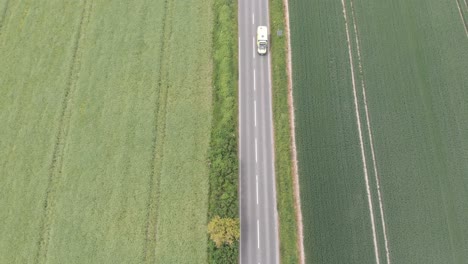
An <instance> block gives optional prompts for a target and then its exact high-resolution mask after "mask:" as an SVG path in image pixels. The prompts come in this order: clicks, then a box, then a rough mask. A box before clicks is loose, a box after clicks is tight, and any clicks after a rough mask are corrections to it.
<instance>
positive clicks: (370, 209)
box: [341, 0, 380, 264]
mask: <svg viewBox="0 0 468 264" xmlns="http://www.w3.org/2000/svg"><path fill="white" fill-rule="evenodd" d="M341 5H342V6H343V16H344V20H345V28H346V41H347V44H348V55H349V64H350V67H351V82H352V85H353V95H354V110H355V114H356V120H357V125H358V133H359V146H360V148H361V159H362V164H363V170H364V179H365V182H366V192H367V202H368V205H369V214H370V219H371V225H372V237H373V242H374V252H375V262H376V263H377V264H380V258H379V248H378V244H377V234H376V231H375V220H374V209H373V207H372V196H371V192H370V187H369V176H368V173H367V164H366V155H365V151H364V143H363V139H362V130H361V118H360V116H359V106H358V102H357V93H356V81H355V77H354V66H353V55H352V53H351V52H352V49H351V41H350V36H349V29H348V17H347V15H346V6H345V3H344V0H341Z"/></svg>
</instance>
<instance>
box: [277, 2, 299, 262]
mask: <svg viewBox="0 0 468 264" xmlns="http://www.w3.org/2000/svg"><path fill="white" fill-rule="evenodd" d="M270 27H271V29H270V32H271V56H272V58H271V66H272V79H273V80H272V82H273V87H272V89H273V118H274V126H275V128H274V129H275V158H276V160H275V165H276V168H275V169H276V179H277V180H276V188H277V203H278V214H279V232H280V258H281V263H298V262H299V257H298V249H297V223H296V212H295V207H294V189H293V175H292V162H291V132H290V122H291V120H290V119H289V108H288V107H289V106H288V79H287V65H286V60H287V37H286V28H285V27H286V24H285V16H284V6H283V0H270ZM278 30H282V31H283V34H282V36H278V35H277V31H278Z"/></svg>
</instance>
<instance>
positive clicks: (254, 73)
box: [253, 69, 257, 91]
mask: <svg viewBox="0 0 468 264" xmlns="http://www.w3.org/2000/svg"><path fill="white" fill-rule="evenodd" d="M253 79H254V91H255V89H257V88H256V87H255V69H254V78H253Z"/></svg>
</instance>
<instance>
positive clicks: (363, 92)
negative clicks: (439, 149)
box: [350, 1, 390, 264]
mask: <svg viewBox="0 0 468 264" xmlns="http://www.w3.org/2000/svg"><path fill="white" fill-rule="evenodd" d="M350 3H351V15H352V17H353V25H354V39H355V41H356V47H357V49H356V50H357V55H358V66H359V73H360V75H361V76H363V70H362V63H361V47H360V45H359V36H358V30H357V26H356V18H355V17H356V16H355V15H354V6H353V1H351V2H350ZM361 86H362V97H363V99H364V110H365V112H366V123H367V133H368V135H369V143H370V147H371V156H372V165H373V166H374V176H375V182H376V185H377V197H378V198H379V208H380V216H381V223H382V230H383V236H384V242H385V255H386V257H387V264H390V251H389V249H388V239H387V228H386V224H385V215H384V210H383V203H382V195H381V193H380V181H379V173H378V170H377V162H376V158H375V151H374V140H373V136H372V130H371V126H370V118H369V110H368V108H367V97H366V84H365V82H364V77H362V78H361Z"/></svg>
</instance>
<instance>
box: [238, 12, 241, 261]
mask: <svg viewBox="0 0 468 264" xmlns="http://www.w3.org/2000/svg"><path fill="white" fill-rule="evenodd" d="M237 16H239V14H237ZM237 46H238V48H237V49H238V51H237V52H238V63H239V66H238V67H239V83H238V84H237V93H238V96H239V99H238V100H239V106H238V107H237V108H238V109H237V111H238V115H239V117H238V119H239V124H238V125H239V131H238V133H239V193H242V170H241V168H240V164H241V162H240V161H241V153H242V151H241V144H240V142H242V141H241V131H242V130H241V124H242V120H241V118H242V115H241V108H240V106H241V105H242V104H241V98H242V97H241V83H242V82H241V80H242V79H241V72H242V70H241V65H242V64H241V38H240V37H239V42H238V43H237ZM239 198H240V199H239V204H242V203H241V199H242V197H239ZM241 219H242V207H241V206H239V222H240V221H241ZM240 226H242V225H240ZM239 229H241V228H239ZM241 233H242V231H241ZM239 259H242V247H241V246H240V241H239Z"/></svg>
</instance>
